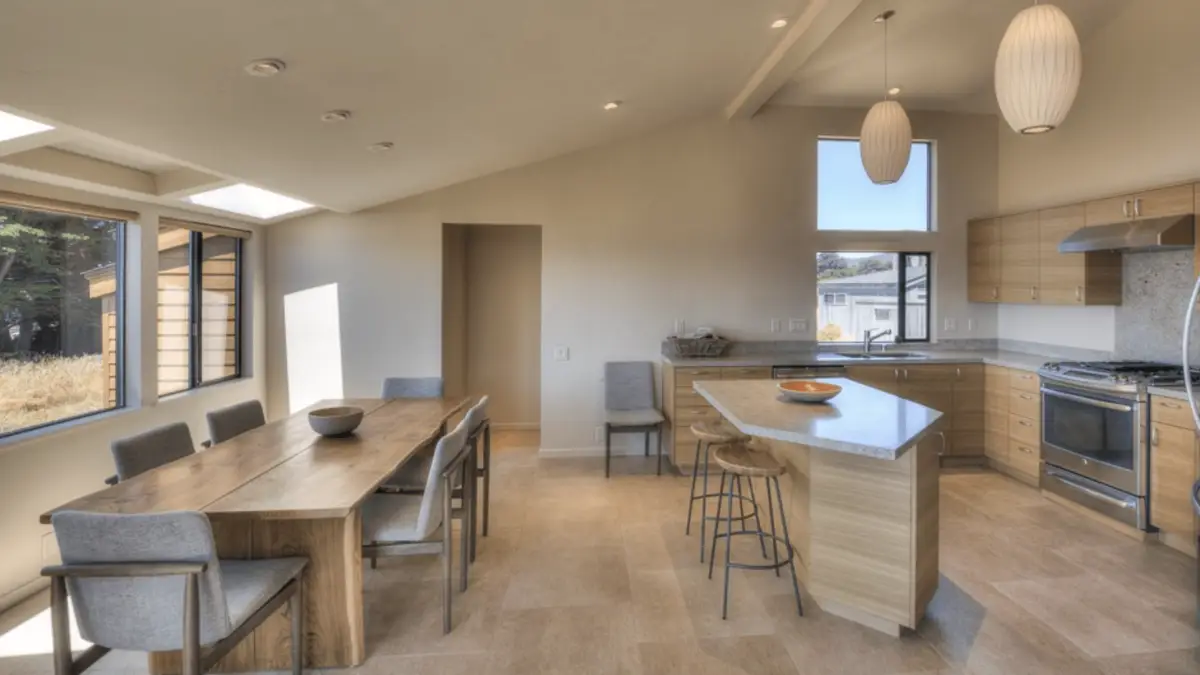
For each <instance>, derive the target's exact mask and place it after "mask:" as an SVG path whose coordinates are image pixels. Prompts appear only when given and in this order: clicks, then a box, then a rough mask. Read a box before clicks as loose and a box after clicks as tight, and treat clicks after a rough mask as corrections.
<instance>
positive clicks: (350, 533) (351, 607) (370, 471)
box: [42, 398, 468, 675]
mask: <svg viewBox="0 0 1200 675" xmlns="http://www.w3.org/2000/svg"><path fill="white" fill-rule="evenodd" d="M467 402H468V399H466V398H462V399H454V400H443V399H426V400H415V399H399V400H394V401H381V400H376V399H357V400H348V401H324V402H322V403H320V404H318V405H317V406H314V408H315V407H324V406H329V405H356V406H359V407H362V408H363V409H364V410H366V412H367V415H366V416H365V417H364V418H363V422H362V425H361V426H359V428H358V430H357V431H356V432H355V434H354V435H353V436H351V437H349V438H341V439H328V438H322V437H320V436H318V435H317V434H316V433H314V432H313V431H312V430H311V429H310V428H309V426H308V420H307V412H308V410H307V409H306V410H304V411H301V412H299V413H297V414H295V415H293V416H291V417H288V418H286V419H283V420H279V421H277V422H273V423H271V424H268V425H266V426H264V427H260V428H258V429H255V430H253V431H249V432H247V433H245V434H242V435H241V436H238V437H237V438H234V439H231V440H229V441H226V442H225V443H221V444H220V445H217V446H214V447H213V448H211V449H209V450H205V451H203V452H198V453H196V454H195V455H192V456H190V457H187V458H184V459H181V460H179V461H177V462H172V463H171V464H169V465H167V466H164V467H160V468H158V469H155V470H153V471H149V472H147V473H144V474H141V475H140V476H136V477H134V478H132V479H130V480H128V481H125V482H122V483H120V484H118V485H116V486H113V487H111V488H108V489H106V490H102V491H100V492H97V493H94V494H92V495H88V496H87V497H83V498H80V499H77V500H75V501H74V502H71V503H69V504H65V505H64V506H62V507H60V509H56V510H64V509H74V510H81V511H96V512H105V513H157V512H163V511H173V510H189V511H201V512H203V513H205V514H206V515H207V516H208V517H209V520H210V521H211V522H212V526H213V536H214V538H215V539H216V543H217V552H218V555H219V556H220V557H221V558H226V559H259V558H276V557H283V556H307V557H308V558H309V566H308V568H307V569H306V570H305V572H304V614H305V622H304V624H305V630H306V636H307V639H306V651H307V654H306V658H305V662H306V663H305V665H306V666H307V667H309V668H346V667H351V666H357V665H360V664H362V662H363V661H364V660H365V659H366V640H365V633H364V628H363V588H362V524H361V520H360V518H361V509H360V507H361V504H362V502H363V501H364V500H365V499H366V498H367V497H368V496H369V495H371V494H372V493H373V492H374V491H375V488H377V487H378V486H379V485H380V484H381V483H383V482H384V481H385V480H386V479H387V477H388V476H390V475H392V474H393V473H395V471H396V470H397V469H398V468H399V467H400V466H401V465H402V464H404V462H405V461H407V460H408V458H409V457H410V456H411V455H412V454H413V453H414V452H416V451H417V450H418V449H419V448H421V447H422V446H424V445H425V444H427V443H429V442H430V441H432V440H434V439H435V438H436V437H437V434H438V432H439V430H440V428H441V427H442V425H443V424H444V423H446V421H447V420H449V419H450V418H451V417H452V416H453V415H455V414H456V413H458V412H460V411H461V410H462V409H463V408H465V406H466V404H467ZM50 515H51V514H49V513H48V514H45V515H43V516H42V521H43V522H46V523H49V522H50ZM288 611H289V609H288V605H287V604H285V605H284V606H283V607H281V608H280V609H279V611H278V612H277V613H276V614H275V615H274V616H272V617H271V618H269V619H267V621H266V622H264V623H263V624H262V625H261V626H259V627H258V628H257V629H256V630H255V631H254V632H253V634H252V635H251V636H250V637H248V638H247V639H245V640H243V641H242V642H241V643H240V644H239V645H238V646H237V647H236V648H235V649H234V650H233V651H232V652H230V653H229V654H228V655H227V656H226V657H225V658H224V659H222V660H221V661H220V662H219V663H218V664H217V666H216V668H215V669H214V671H219V672H260V671H288V670H290V668H291V625H290V614H288ZM149 668H150V672H151V673H153V674H154V675H173V674H175V673H179V672H180V671H181V663H180V657H179V652H157V653H154V654H151V655H150V660H149Z"/></svg>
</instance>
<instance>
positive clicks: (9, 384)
mask: <svg viewBox="0 0 1200 675" xmlns="http://www.w3.org/2000/svg"><path fill="white" fill-rule="evenodd" d="M125 228H126V224H125V221H123V220H110V219H104V218H95V217H90V216H87V215H83V214H75V213H69V212H57V211H41V210H37V209H32V208H17V207H10V206H0V437H3V436H8V435H11V434H15V433H20V432H23V431H28V430H31V429H36V428H39V427H45V426H49V425H52V424H57V423H60V422H64V421H67V420H72V419H77V418H80V417H85V416H87V415H93V414H96V413H99V412H103V411H106V410H113V409H115V408H120V407H122V406H124V405H125V392H124V361H125V358H124V356H125V351H124V320H125V311H124V310H125V303H124V289H125V283H124V280H125V275H124V257H125Z"/></svg>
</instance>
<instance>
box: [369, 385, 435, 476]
mask: <svg viewBox="0 0 1200 675" xmlns="http://www.w3.org/2000/svg"><path fill="white" fill-rule="evenodd" d="M443 391H444V386H443V384H442V378H440V377H386V378H384V380H383V393H382V395H381V398H383V399H384V400H388V401H391V400H395V399H399V398H441V397H442V393H443ZM445 433H446V429H445V428H444V427H443V428H442V430H441V432H440V433H439V434H438V436H443V435H445ZM432 465H433V444H430V445H427V446H425V447H423V448H421V449H420V450H418V451H417V452H416V453H414V454H413V456H412V458H410V459H409V460H408V461H407V462H405V464H404V466H402V467H400V470H399V471H397V472H396V473H395V475H393V476H392V477H391V478H389V479H388V480H387V482H386V483H384V485H383V489H384V490H385V491H387V492H413V493H417V492H420V491H422V490H424V489H425V477H426V476H428V475H429V467H430V466H432Z"/></svg>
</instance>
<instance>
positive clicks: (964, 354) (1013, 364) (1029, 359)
mask: <svg viewBox="0 0 1200 675" xmlns="http://www.w3.org/2000/svg"><path fill="white" fill-rule="evenodd" d="M904 351H913V352H916V353H919V354H921V355H922V356H921V357H919V358H918V357H910V358H895V359H879V358H871V359H855V358H846V357H845V356H843V355H841V354H838V353H837V352H816V351H806V352H791V353H786V352H785V353H778V354H747V355H744V356H728V357H725V356H723V357H718V358H699V359H697V358H676V357H672V356H665V355H664V356H663V357H662V358H663V360H664V361H666V362H667V363H670V364H671V365H673V366H678V367H693V368H697V367H698V368H702V367H706V366H707V367H718V368H719V367H726V366H728V367H743V368H744V367H752V366H811V365H838V366H845V365H852V366H886V365H888V364H895V363H908V364H921V363H929V364H939V363H942V364H945V363H986V364H988V365H993V366H1003V367H1005V368H1016V369H1018V370H1028V371H1036V370H1037V369H1038V368H1041V367H1042V364H1044V363H1047V362H1049V361H1060V360H1062V359H1056V358H1054V357H1049V356H1039V355H1037V354H1027V353H1024V352H1010V351H997V350H987V351H950V350H945V351H938V350H930V351H920V350H916V349H913V350H908V349H905V350H904Z"/></svg>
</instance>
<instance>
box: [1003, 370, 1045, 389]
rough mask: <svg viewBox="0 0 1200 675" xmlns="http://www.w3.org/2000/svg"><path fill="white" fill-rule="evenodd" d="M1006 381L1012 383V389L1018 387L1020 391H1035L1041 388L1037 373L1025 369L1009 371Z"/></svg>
mask: <svg viewBox="0 0 1200 675" xmlns="http://www.w3.org/2000/svg"><path fill="white" fill-rule="evenodd" d="M1008 382H1009V384H1011V385H1012V388H1013V389H1020V390H1022V391H1033V392H1036V391H1038V390H1039V389H1040V388H1041V387H1040V384H1041V383H1040V381H1039V380H1038V375H1037V373H1031V372H1028V371H1025V370H1011V371H1009V375H1008Z"/></svg>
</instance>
